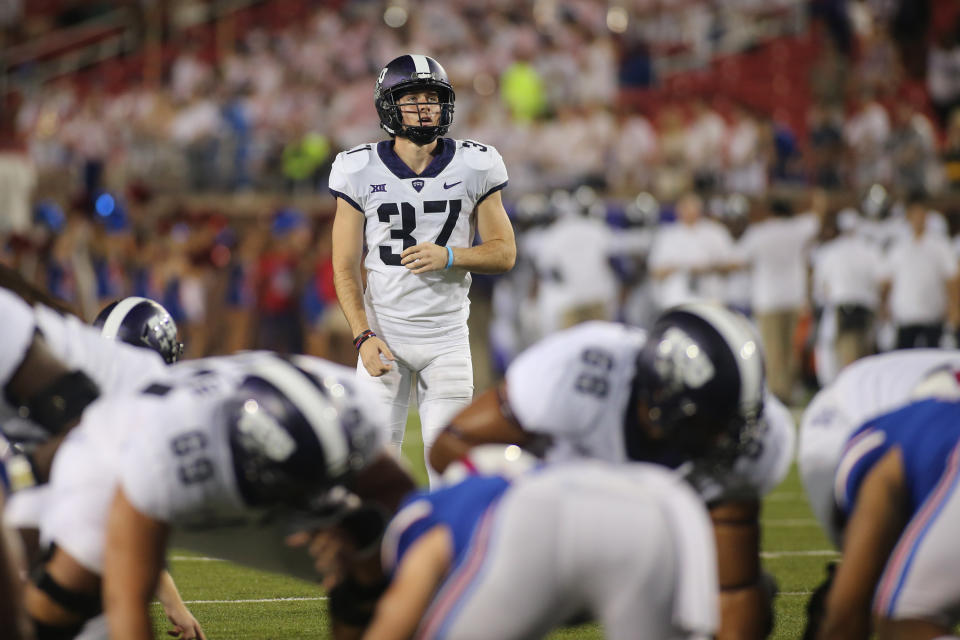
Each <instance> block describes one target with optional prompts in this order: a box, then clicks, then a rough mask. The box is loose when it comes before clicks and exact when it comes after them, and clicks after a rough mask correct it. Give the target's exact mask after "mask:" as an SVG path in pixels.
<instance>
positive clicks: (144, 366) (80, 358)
mask: <svg viewBox="0 0 960 640" xmlns="http://www.w3.org/2000/svg"><path fill="white" fill-rule="evenodd" d="M27 309H30V307H27ZM31 311H32V313H33V321H34V323H35V325H36V328H37V329H38V330H39V331H40V333H41V334H42V335H43V338H44V340H45V341H46V343H47V346H48V347H49V348H50V351H51V352H52V353H53V355H55V356H56V357H57V358H58V359H59V360H60V362H62V363H63V364H64V365H66V366H67V368H69V369H71V370H80V371H83V372H84V373H85V374H87V376H89V377H90V379H91V380H93V381H94V382H95V383H96V384H97V386H98V387H99V388H100V395H101V396H106V395H114V394H122V393H129V392H131V391H136V390H137V389H139V388H140V387H141V386H142V385H143V383H144V382H145V381H147V380H150V379H152V378H154V377H156V376H159V375H162V374H163V373H164V370H165V369H166V364H164V362H163V358H161V357H160V355H159V354H158V353H156V352H154V351H152V350H150V349H143V348H139V347H134V346H132V345H129V344H125V343H122V342H119V341H117V340H111V339H108V338H104V337H103V336H101V335H100V330H99V329H96V328H94V327H91V326H89V325H86V324H84V323H83V322H82V321H81V320H80V319H79V318H77V317H75V316H70V315H63V314H61V313H58V312H57V311H54V310H53V309H50V308H48V307H45V306H43V305H39V304H38V305H36V306H34V307H33V308H32V309H31ZM0 427H2V430H3V431H4V433H7V434H9V435H10V436H11V437H13V438H30V437H32V436H40V435H42V434H41V433H40V432H39V431H38V430H37V427H36V425H34V424H33V423H31V422H30V421H28V420H24V419H22V418H19V417H18V416H17V413H16V409H15V408H14V407H12V406H10V405H9V404H7V403H5V402H4V403H2V406H0Z"/></svg>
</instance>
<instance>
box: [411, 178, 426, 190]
mask: <svg viewBox="0 0 960 640" xmlns="http://www.w3.org/2000/svg"><path fill="white" fill-rule="evenodd" d="M410 184H412V185H413V188H414V189H416V190H417V193H420V190H421V189H423V185H424V184H425V183H424V182H423V180H421V179H420V178H417V179H416V180H414V181H413V182H411V183H410Z"/></svg>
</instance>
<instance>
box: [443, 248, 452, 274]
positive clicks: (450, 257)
mask: <svg viewBox="0 0 960 640" xmlns="http://www.w3.org/2000/svg"><path fill="white" fill-rule="evenodd" d="M452 266H453V249H451V248H450V247H447V266H445V267H444V269H449V268H450V267H452Z"/></svg>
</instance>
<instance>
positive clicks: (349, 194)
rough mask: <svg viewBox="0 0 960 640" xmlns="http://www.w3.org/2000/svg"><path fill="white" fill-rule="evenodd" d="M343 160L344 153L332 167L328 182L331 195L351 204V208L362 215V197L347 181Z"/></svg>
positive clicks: (338, 156) (339, 155)
mask: <svg viewBox="0 0 960 640" xmlns="http://www.w3.org/2000/svg"><path fill="white" fill-rule="evenodd" d="M343 158H344V155H343V153H340V154H338V155H337V157H336V159H335V160H334V161H333V166H332V167H330V178H329V179H328V180H327V184H328V186H329V189H330V195H332V196H333V197H334V198H342V199H343V200H344V201H345V202H347V203H349V204H350V206H352V207H353V208H354V209H356V210H357V211H360V212H361V213H362V212H363V207H362V206H361V202H360V196H359V194H357V193H356V190H355V189H354V188H353V185H351V184H350V181H349V180H348V179H347V173H346V171H345V170H344V166H343V165H344V159H343Z"/></svg>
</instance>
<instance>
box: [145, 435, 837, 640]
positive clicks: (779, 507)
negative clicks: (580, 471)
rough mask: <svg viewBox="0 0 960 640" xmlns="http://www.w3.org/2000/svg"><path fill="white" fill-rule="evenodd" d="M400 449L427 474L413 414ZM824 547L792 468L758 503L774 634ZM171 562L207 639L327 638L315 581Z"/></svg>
mask: <svg viewBox="0 0 960 640" xmlns="http://www.w3.org/2000/svg"><path fill="white" fill-rule="evenodd" d="M404 453H405V454H406V455H407V457H408V459H409V460H410V461H411V464H412V465H413V468H414V470H415V471H416V472H417V473H419V474H420V479H421V481H423V480H424V478H425V475H426V474H425V472H424V470H423V455H422V453H423V452H422V445H421V441H420V433H419V423H418V422H417V421H416V420H415V419H412V420H411V422H410V424H409V425H408V427H407V436H406V441H405V444H404ZM830 549H831V546H830V544H829V543H828V541H827V539H826V537H825V536H824V535H823V533H822V532H821V531H820V529H819V527H818V526H817V524H816V521H815V520H814V518H813V516H812V515H811V513H810V509H809V507H808V506H807V503H806V499H805V498H804V495H803V490H802V488H801V486H800V480H799V478H798V476H797V472H796V468H795V467H794V468H793V469H791V471H790V474H789V475H788V476H787V479H786V480H785V481H784V483H783V484H782V485H781V486H780V487H779V488H778V489H777V490H776V491H774V492H773V493H771V494H770V495H769V496H768V497H767V499H766V501H765V503H764V508H763V554H764V565H765V567H766V569H767V570H768V571H770V572H771V573H773V574H774V575H775V576H776V578H777V581H778V582H779V584H780V595H779V596H778V598H777V600H776V629H775V632H774V634H773V637H774V638H777V639H782V640H787V639H789V640H794V639H795V638H798V637H800V635H801V633H802V632H803V626H804V620H805V618H804V608H805V606H806V602H807V599H808V598H809V596H810V591H811V590H812V589H813V588H814V587H815V586H816V585H817V584H818V583H819V582H820V580H821V579H822V577H823V566H824V564H825V563H826V561H827V560H828V559H829V558H831V557H834V556H835V554H834V553H832V551H831V550H830ZM170 569H171V572H172V573H173V576H174V578H175V579H176V581H177V584H178V585H179V587H180V591H181V593H182V594H183V597H184V600H186V601H187V602H188V605H189V607H190V609H191V610H192V611H193V613H194V615H195V616H196V617H197V619H198V620H199V621H200V623H201V624H202V625H203V627H204V630H205V632H206V634H207V637H208V638H210V640H294V639H301V638H303V639H307V638H309V639H311V640H321V639H323V638H327V637H329V634H328V633H327V631H326V629H327V618H326V602H325V599H324V596H323V592H322V590H320V589H319V588H318V587H316V586H315V585H312V584H309V583H306V582H301V581H299V580H293V579H290V578H286V577H282V576H276V575H271V574H266V573H262V572H257V571H251V570H248V569H243V568H240V567H237V566H235V565H232V564H229V563H226V562H221V561H217V560H213V559H210V558H203V557H199V556H196V555H194V554H189V553H185V552H181V551H173V552H171V554H170ZM155 614H156V616H155V629H156V636H157V637H158V638H160V637H167V636H166V635H165V634H164V633H163V631H165V630H166V629H167V627H166V626H164V623H165V620H164V619H163V616H162V613H161V611H160V608H159V606H158V605H155ZM602 637H603V634H602V632H601V631H600V629H599V627H598V626H597V625H585V626H582V627H575V628H571V629H565V630H563V631H560V632H557V633H555V634H553V635H552V636H551V638H553V639H554V640H557V639H561V638H562V639H564V640H572V639H580V638H583V639H591V640H592V639H594V638H602Z"/></svg>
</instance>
